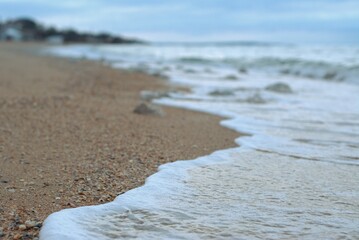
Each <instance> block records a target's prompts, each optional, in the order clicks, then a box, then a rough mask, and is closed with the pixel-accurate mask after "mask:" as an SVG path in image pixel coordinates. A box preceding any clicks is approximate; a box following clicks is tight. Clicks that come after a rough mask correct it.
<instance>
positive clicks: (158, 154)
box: [0, 43, 238, 239]
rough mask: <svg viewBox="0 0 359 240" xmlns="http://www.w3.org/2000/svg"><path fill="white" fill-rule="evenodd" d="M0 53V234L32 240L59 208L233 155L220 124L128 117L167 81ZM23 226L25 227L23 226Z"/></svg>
mask: <svg viewBox="0 0 359 240" xmlns="http://www.w3.org/2000/svg"><path fill="white" fill-rule="evenodd" d="M41 47H42V46H41V45H38V44H11V43H1V44H0V203H1V204H0V226H1V227H0V235H1V234H3V238H4V239H20V238H21V237H27V239H32V238H36V237H37V235H38V231H39V228H40V227H41V223H42V221H43V220H44V219H45V218H46V217H47V216H48V215H49V214H50V213H52V212H54V211H58V210H61V209H63V208H69V207H77V206H84V205H93V204H100V203H105V202H109V201H111V200H113V199H114V198H115V197H116V196H117V195H119V194H121V193H123V192H125V191H127V190H129V189H132V188H134V187H137V186H140V185H142V184H143V183H144V180H145V178H146V177H148V176H149V175H151V174H153V173H154V172H156V169H157V167H158V166H159V165H160V164H163V163H166V162H171V161H175V160H178V159H193V158H196V157H198V156H202V155H206V154H209V153H211V152H213V151H215V150H218V149H224V148H229V147H233V146H235V144H234V141H233V140H234V138H236V137H237V135H238V134H237V133H235V132H232V131H230V130H228V129H225V128H222V127H220V126H219V124H218V122H219V121H220V120H221V119H220V118H218V117H215V116H210V115H207V114H202V113H196V112H192V111H187V110H181V109H173V108H167V107H163V110H164V112H165V116H163V117H160V116H148V115H139V114H135V113H133V110H134V108H135V107H136V106H137V105H139V103H140V102H141V100H140V98H139V93H140V91H142V90H168V89H173V88H174V87H173V86H170V85H168V83H167V82H166V81H165V80H163V79H158V78H155V77H152V76H148V75H145V74H142V73H135V72H128V71H121V70H115V69H112V68H110V67H106V66H103V65H102V64H100V63H96V62H90V61H86V60H72V59H60V58H54V57H45V56H39V55H37V54H35V53H34V52H36V49H39V48H41ZM26 221H27V222H26Z"/></svg>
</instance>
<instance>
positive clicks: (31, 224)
mask: <svg viewBox="0 0 359 240" xmlns="http://www.w3.org/2000/svg"><path fill="white" fill-rule="evenodd" d="M36 224H37V223H36V222H35V221H30V220H27V221H26V222H25V226H26V227H27V228H33V227H35V226H36Z"/></svg>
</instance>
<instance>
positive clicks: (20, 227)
mask: <svg viewBox="0 0 359 240" xmlns="http://www.w3.org/2000/svg"><path fill="white" fill-rule="evenodd" d="M26 229H27V227H26V225H25V224H21V225H19V230H20V231H24V230H26Z"/></svg>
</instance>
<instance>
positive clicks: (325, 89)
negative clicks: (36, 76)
mask: <svg viewBox="0 0 359 240" xmlns="http://www.w3.org/2000/svg"><path fill="white" fill-rule="evenodd" d="M43 54H51V55H56V56H59V57H65V58H75V59H90V60H95V61H100V62H102V63H103V64H106V65H110V66H112V67H113V68H118V69H126V70H128V71H141V72H145V73H148V74H152V75H155V76H159V77H162V78H165V79H167V81H168V82H169V83H171V84H173V85H174V86H184V87H187V88H190V89H191V91H186V92H181V91H169V92H166V93H155V92H148V91H146V92H143V93H141V94H142V95H144V96H155V97H154V99H153V100H152V101H153V102H154V103H155V104H159V105H166V106H172V107H176V108H184V109H190V110H195V111H199V112H205V113H209V114H213V115H217V116H221V117H223V121H221V122H220V123H218V124H220V125H222V126H223V127H225V128H229V129H232V130H234V131H237V132H238V138H237V139H233V141H235V142H236V143H237V145H238V146H237V147H235V148H230V149H223V150H219V151H216V152H214V153H212V154H210V155H208V156H202V157H199V158H197V159H193V160H189V159H178V161H176V162H174V163H168V164H164V165H162V166H160V167H159V169H158V172H157V173H155V174H154V175H152V176H150V177H149V178H148V179H147V180H146V183H145V185H144V186H141V187H138V188H135V189H133V190H130V191H128V192H126V193H124V194H122V195H120V196H118V197H117V198H116V199H115V200H114V201H113V202H110V203H106V204H102V205H97V206H87V207H79V208H73V209H65V210H62V211H59V212H56V213H53V214H51V215H50V216H49V217H48V218H47V219H46V221H45V222H44V226H43V227H42V229H41V233H40V236H41V239H46V240H52V239H54V240H55V239H56V240H57V239H74V240H80V239H81V240H82V239H84V240H85V239H86V240H89V239H105V240H106V239H359V46H333V45H325V46H323V45H318V46H315V45H295V44H281V43H260V42H217V43H216V42H212V43H152V44H144V45H68V46H59V47H49V48H47V49H46V50H45V52H43ZM193 131H196V129H193ZM208 131H209V132H210V131H211V129H208ZM114 181H117V180H116V179H114ZM118 181H120V180H118Z"/></svg>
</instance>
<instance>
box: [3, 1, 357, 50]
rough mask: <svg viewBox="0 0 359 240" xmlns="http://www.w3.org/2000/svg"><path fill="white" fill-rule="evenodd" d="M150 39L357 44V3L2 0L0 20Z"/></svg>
mask: <svg viewBox="0 0 359 240" xmlns="http://www.w3.org/2000/svg"><path fill="white" fill-rule="evenodd" d="M16 17H32V18H34V19H36V20H38V21H40V22H42V23H44V24H45V25H48V26H55V27H59V28H74V29H77V30H84V31H91V32H110V33H113V34H119V35H124V36H130V37H137V38H140V39H144V40H148V41H261V42H263V41H264V42H286V43H314V44H322V43H328V44H332V43H334V44H336V43H339V44H359V0H102V1H101V0H58V1H55V0H0V20H2V21H5V20H7V19H10V18H16Z"/></svg>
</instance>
